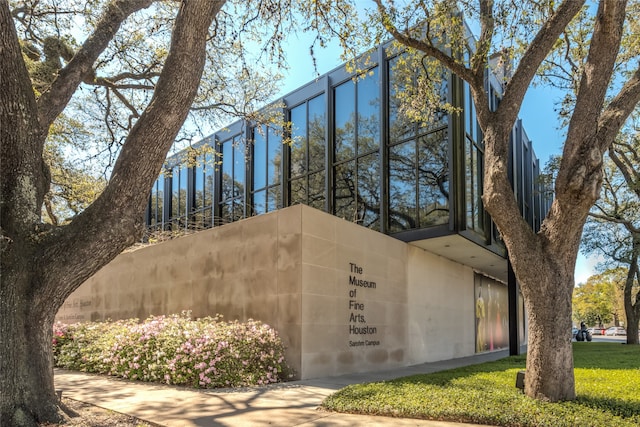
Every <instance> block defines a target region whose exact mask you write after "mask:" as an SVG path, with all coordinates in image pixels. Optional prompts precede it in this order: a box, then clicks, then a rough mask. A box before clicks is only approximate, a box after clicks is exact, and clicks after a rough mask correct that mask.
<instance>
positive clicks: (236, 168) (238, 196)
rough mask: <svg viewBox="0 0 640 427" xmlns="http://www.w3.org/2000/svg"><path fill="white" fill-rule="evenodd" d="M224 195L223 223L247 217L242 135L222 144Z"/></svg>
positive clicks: (222, 194) (222, 199)
mask: <svg viewBox="0 0 640 427" xmlns="http://www.w3.org/2000/svg"><path fill="white" fill-rule="evenodd" d="M221 145H222V168H221V169H222V171H221V172H222V178H221V179H222V182H221V184H222V185H221V188H222V193H221V197H220V214H221V216H222V218H221V219H222V222H223V223H226V222H233V221H237V220H239V219H242V218H244V217H245V209H244V208H245V206H244V188H245V157H246V155H245V144H244V141H243V140H242V138H241V136H240V135H236V136H235V137H233V138H231V139H228V140H226V141H224V142H223V143H222V144H221Z"/></svg>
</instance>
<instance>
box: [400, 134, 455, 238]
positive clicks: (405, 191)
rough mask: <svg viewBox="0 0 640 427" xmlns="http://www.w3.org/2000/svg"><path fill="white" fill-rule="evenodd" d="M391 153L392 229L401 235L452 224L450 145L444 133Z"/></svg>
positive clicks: (423, 137)
mask: <svg viewBox="0 0 640 427" xmlns="http://www.w3.org/2000/svg"><path fill="white" fill-rule="evenodd" d="M417 141H418V142H417V147H416V140H413V139H412V140H409V141H407V142H404V143H402V144H397V145H395V146H393V147H391V148H390V150H389V165H390V167H389V169H390V170H389V193H390V200H389V227H390V230H391V231H400V230H406V229H412V228H418V227H428V226H432V225H439V224H446V223H447V222H448V221H449V164H448V141H447V133H446V131H445V130H440V131H437V132H433V133H430V134H427V135H425V136H422V137H420V138H418V140H417Z"/></svg>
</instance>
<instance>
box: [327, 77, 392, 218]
mask: <svg viewBox="0 0 640 427" xmlns="http://www.w3.org/2000/svg"><path fill="white" fill-rule="evenodd" d="M333 110H334V114H335V119H334V123H335V128H334V141H335V144H334V153H333V158H334V163H333V168H334V169H333V174H334V186H333V188H334V200H333V206H334V212H333V213H334V215H336V216H339V217H341V218H344V219H346V220H348V221H352V222H355V223H358V224H360V225H363V226H365V227H368V228H371V229H373V230H380V223H381V221H380V203H381V200H380V197H381V188H380V187H381V173H380V140H381V135H380V114H381V112H380V77H379V71H378V67H375V68H373V69H371V70H369V71H368V72H367V73H366V74H364V75H362V76H360V77H358V78H357V79H354V80H348V81H346V82H344V83H342V84H340V85H339V86H336V87H335V88H334V109H333Z"/></svg>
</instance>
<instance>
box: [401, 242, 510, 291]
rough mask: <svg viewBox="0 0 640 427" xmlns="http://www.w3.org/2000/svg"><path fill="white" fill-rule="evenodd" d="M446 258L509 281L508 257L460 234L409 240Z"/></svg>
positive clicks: (411, 243) (414, 244)
mask: <svg viewBox="0 0 640 427" xmlns="http://www.w3.org/2000/svg"><path fill="white" fill-rule="evenodd" d="M407 243H408V244H410V245H413V246H417V247H419V248H421V249H424V250H426V251H429V252H431V253H434V254H437V255H440V256H442V257H444V258H447V259H450V260H452V261H455V262H458V263H460V264H464V265H467V266H469V267H471V268H473V269H475V270H477V271H478V272H481V273H483V274H486V275H488V276H491V277H493V278H495V279H498V280H500V281H503V282H505V283H507V281H508V280H507V279H508V275H507V271H508V266H507V260H506V258H504V257H502V256H500V255H498V254H496V253H495V252H492V251H491V250H489V249H488V248H485V247H482V246H481V245H479V244H477V243H475V242H473V241H471V240H469V239H467V238H465V237H463V236H461V235H459V234H450V235H447V236H440V237H431V238H429V239H422V240H414V241H410V242H407Z"/></svg>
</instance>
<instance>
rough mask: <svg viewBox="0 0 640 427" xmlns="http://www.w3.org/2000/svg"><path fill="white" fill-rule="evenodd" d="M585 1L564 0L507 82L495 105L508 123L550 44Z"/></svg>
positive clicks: (519, 104) (513, 120)
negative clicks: (500, 99) (499, 100)
mask: <svg viewBox="0 0 640 427" xmlns="http://www.w3.org/2000/svg"><path fill="white" fill-rule="evenodd" d="M583 4H584V0H565V1H564V2H562V4H561V5H560V6H559V7H558V9H556V11H555V12H554V13H553V15H552V16H551V17H550V18H549V19H548V20H547V21H545V23H544V24H543V26H542V27H541V28H540V30H539V31H538V33H537V34H536V36H535V37H534V39H533V40H532V41H531V43H530V44H529V47H528V48H527V50H526V51H525V53H524V55H522V58H521V59H520V62H519V64H518V66H517V68H516V69H515V71H514V73H513V76H512V77H511V79H510V80H509V82H508V83H507V88H506V91H505V94H504V97H503V98H502V102H501V103H500V107H502V108H500V107H499V108H498V113H499V114H500V116H501V118H500V119H499V120H503V121H505V122H507V123H515V120H516V118H517V117H518V112H519V111H520V106H521V105H522V100H523V99H524V95H525V94H526V93H527V89H528V88H529V85H530V84H531V81H532V80H533V77H534V76H535V74H536V72H537V71H538V69H539V68H540V64H542V61H544V59H545V58H546V57H547V55H548V54H549V52H550V51H551V49H552V48H553V45H554V44H555V43H556V42H557V40H558V38H559V37H560V35H561V34H562V33H563V32H564V31H565V29H566V27H567V25H568V24H569V22H571V20H572V19H573V17H574V16H576V14H577V13H578V12H579V11H580V9H581V8H582V6H583Z"/></svg>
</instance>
